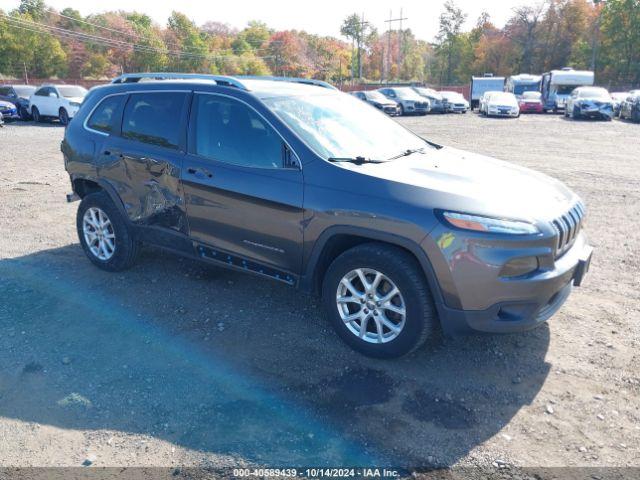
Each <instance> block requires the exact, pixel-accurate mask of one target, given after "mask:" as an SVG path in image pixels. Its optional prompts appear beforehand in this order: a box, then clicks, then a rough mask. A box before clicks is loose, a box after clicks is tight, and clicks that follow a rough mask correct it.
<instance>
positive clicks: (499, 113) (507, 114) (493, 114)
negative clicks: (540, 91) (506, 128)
mask: <svg viewBox="0 0 640 480" xmlns="http://www.w3.org/2000/svg"><path fill="white" fill-rule="evenodd" d="M519 114H520V112H518V111H511V110H509V111H500V110H489V113H488V114H487V115H489V116H490V117H509V118H513V117H517V116H518V115H519Z"/></svg>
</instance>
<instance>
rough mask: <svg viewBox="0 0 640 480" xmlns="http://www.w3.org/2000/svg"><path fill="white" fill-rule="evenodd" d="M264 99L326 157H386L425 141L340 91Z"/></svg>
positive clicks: (418, 145)
mask: <svg viewBox="0 0 640 480" xmlns="http://www.w3.org/2000/svg"><path fill="white" fill-rule="evenodd" d="M263 101H264V103H265V104H266V105H267V106H268V107H269V108H270V109H271V110H272V111H273V112H274V113H275V114H276V115H277V116H278V117H280V119H282V121H284V122H285V123H286V124H287V125H288V126H289V127H290V128H291V129H292V130H293V131H294V132H295V133H296V134H298V136H300V137H301V138H302V139H303V140H304V141H305V142H306V143H307V145H309V147H311V148H312V149H313V150H314V151H315V152H316V153H317V154H319V155H320V156H321V157H323V158H325V159H329V158H355V157H364V158H366V159H372V160H386V159H388V158H390V157H392V156H395V155H398V154H400V153H402V152H405V151H407V150H412V149H420V148H424V147H426V146H427V143H426V142H425V141H424V140H422V139H421V138H420V137H418V136H416V135H414V134H413V133H411V132H409V131H408V130H407V129H405V128H404V127H402V126H401V125H400V124H398V123H396V122H395V121H393V120H391V119H389V117H387V116H386V115H385V114H383V113H381V112H374V111H372V109H371V107H369V106H368V105H366V104H365V103H363V102H361V101H358V100H357V99H355V98H354V97H352V96H350V95H345V94H342V93H331V94H316V95H305V96H289V97H275V98H266V99H264V100H263Z"/></svg>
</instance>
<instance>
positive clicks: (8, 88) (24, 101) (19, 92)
mask: <svg viewBox="0 0 640 480" xmlns="http://www.w3.org/2000/svg"><path fill="white" fill-rule="evenodd" d="M35 91H36V87H33V86H31V85H0V100H4V101H5V102H11V103H13V104H14V105H15V106H16V108H17V110H18V115H19V116H20V118H21V119H22V120H29V118H30V117H29V97H30V96H31V94H32V93H33V92H35Z"/></svg>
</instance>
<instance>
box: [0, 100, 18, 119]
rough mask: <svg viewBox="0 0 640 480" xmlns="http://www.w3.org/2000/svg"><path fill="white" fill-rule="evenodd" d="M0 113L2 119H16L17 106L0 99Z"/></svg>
mask: <svg viewBox="0 0 640 480" xmlns="http://www.w3.org/2000/svg"><path fill="white" fill-rule="evenodd" d="M0 115H2V119H3V120H5V121H6V120H18V119H19V118H20V115H18V108H17V107H16V106H15V105H14V104H13V103H11V102H5V101H4V100H0Z"/></svg>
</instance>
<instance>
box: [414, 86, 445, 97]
mask: <svg viewBox="0 0 640 480" xmlns="http://www.w3.org/2000/svg"><path fill="white" fill-rule="evenodd" d="M416 91H417V92H418V93H419V94H420V95H424V96H425V97H432V98H440V94H439V93H438V92H436V91H435V90H429V89H428V88H421V87H417V88H416Z"/></svg>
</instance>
